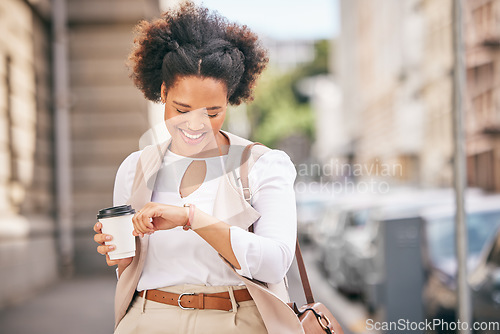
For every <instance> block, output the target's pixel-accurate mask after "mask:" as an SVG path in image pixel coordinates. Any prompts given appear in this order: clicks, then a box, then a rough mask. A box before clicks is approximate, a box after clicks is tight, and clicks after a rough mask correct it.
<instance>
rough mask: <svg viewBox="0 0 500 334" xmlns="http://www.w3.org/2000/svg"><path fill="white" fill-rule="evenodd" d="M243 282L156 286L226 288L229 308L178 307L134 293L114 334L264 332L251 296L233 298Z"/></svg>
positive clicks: (199, 289) (207, 290)
mask: <svg viewBox="0 0 500 334" xmlns="http://www.w3.org/2000/svg"><path fill="white" fill-rule="evenodd" d="M243 288H245V286H205V285H191V284H185V285H176V286H170V287H166V288H161V289H159V290H163V291H168V292H172V293H177V294H181V293H189V292H192V293H216V292H224V291H229V295H230V296H231V301H232V303H233V304H234V305H235V306H236V307H233V310H230V311H220V310H182V309H181V308H180V307H178V306H171V305H166V304H161V303H157V302H153V301H150V300H147V299H145V298H143V297H137V296H136V297H134V300H133V301H132V304H131V306H130V308H129V309H128V311H127V314H126V315H125V317H123V319H122V320H121V321H120V323H119V324H118V327H117V328H116V330H115V334H156V333H158V334H159V333H162V334H201V333H203V334H225V333H227V334H229V333H231V334H264V333H267V330H266V327H265V326H264V322H263V321H262V318H261V316H260V313H259V311H258V310H257V307H256V306H255V302H254V301H253V300H249V301H245V302H240V303H239V305H238V304H237V303H236V301H235V300H234V296H233V294H232V291H233V290H237V289H243Z"/></svg>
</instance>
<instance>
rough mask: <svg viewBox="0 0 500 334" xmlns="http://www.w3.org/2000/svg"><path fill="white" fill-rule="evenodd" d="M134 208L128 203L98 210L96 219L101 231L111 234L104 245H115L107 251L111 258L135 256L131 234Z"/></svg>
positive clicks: (133, 238)
mask: <svg viewBox="0 0 500 334" xmlns="http://www.w3.org/2000/svg"><path fill="white" fill-rule="evenodd" d="M134 214H135V210H134V209H132V206H130V205H120V206H114V207H111V208H106V209H102V210H99V214H98V215H97V219H98V220H99V222H100V223H101V224H102V229H101V230H102V233H104V234H109V235H112V236H113V239H112V240H110V241H106V242H105V244H106V245H115V247H116V248H115V249H114V250H113V251H111V252H109V253H108V255H109V258H110V259H111V260H118V259H124V258H127V257H132V256H135V237H134V236H133V235H132V231H133V230H134V224H133V223H132V217H133V216H134Z"/></svg>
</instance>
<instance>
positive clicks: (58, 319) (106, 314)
mask: <svg viewBox="0 0 500 334" xmlns="http://www.w3.org/2000/svg"><path fill="white" fill-rule="evenodd" d="M115 285H116V278H115V276H114V275H113V274H112V273H111V274H110V275H107V276H96V277H90V276H89V277H75V278H73V279H71V280H61V281H59V282H58V283H56V284H54V285H53V286H51V287H49V288H47V289H46V290H44V291H42V292H41V293H40V294H38V295H36V296H35V297H33V298H32V299H30V300H27V301H25V302H23V303H22V304H20V305H17V306H15V307H12V308H7V309H3V310H0V333H5V334H63V333H64V334H65V333H71V334H84V333H85V334H88V333H93V334H109V333H112V332H113V322H114V319H113V297H114V293H115Z"/></svg>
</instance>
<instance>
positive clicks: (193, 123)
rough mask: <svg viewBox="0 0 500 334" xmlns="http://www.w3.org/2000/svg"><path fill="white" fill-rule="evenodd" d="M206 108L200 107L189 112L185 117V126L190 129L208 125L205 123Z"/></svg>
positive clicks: (200, 128) (197, 129)
mask: <svg viewBox="0 0 500 334" xmlns="http://www.w3.org/2000/svg"><path fill="white" fill-rule="evenodd" d="M205 113H206V109H205V108H201V109H198V110H193V111H191V112H189V117H188V119H187V121H186V122H187V124H186V125H187V128H188V129H189V130H192V131H199V130H202V129H203V128H204V127H206V126H208V127H209V126H210V125H209V124H206V123H207V117H206V115H205Z"/></svg>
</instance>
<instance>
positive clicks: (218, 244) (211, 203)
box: [94, 3, 296, 334]
mask: <svg viewBox="0 0 500 334" xmlns="http://www.w3.org/2000/svg"><path fill="white" fill-rule="evenodd" d="M129 60H130V63H131V68H132V75H131V76H132V78H133V80H134V83H135V84H136V86H137V87H138V88H139V89H140V90H141V91H142V92H143V93H144V95H145V97H146V98H147V99H149V100H151V101H155V102H162V103H164V104H165V123H166V126H167V129H168V131H169V132H170V134H171V139H170V140H169V141H168V142H167V143H164V144H162V145H159V146H157V147H153V146H150V147H147V148H146V149H144V150H142V151H137V152H134V153H132V154H130V155H129V156H128V157H127V158H126V159H125V160H124V161H123V163H122V164H121V165H120V167H119V169H118V172H117V174H116V179H115V188H114V199H113V201H114V205H123V204H126V203H127V204H132V205H133V207H134V208H135V209H136V210H137V213H136V214H135V215H134V218H133V223H134V235H135V236H136V237H137V238H136V241H137V245H138V250H137V251H136V256H135V257H134V258H127V259H122V260H115V261H112V260H110V259H109V256H108V255H107V253H108V252H110V251H112V250H113V246H112V245H111V246H106V245H105V244H104V242H105V241H109V240H111V238H112V237H111V236H109V235H105V234H102V233H101V224H100V223H99V222H98V223H96V224H95V225H94V230H95V232H96V235H95V237H94V239H95V241H96V242H97V243H99V244H100V245H99V246H98V247H97V251H98V252H99V253H101V254H105V255H106V261H107V264H108V265H110V266H114V265H117V275H118V277H119V278H118V284H117V292H116V298H115V333H148V334H149V333H267V331H266V327H265V325H264V323H263V320H262V317H261V315H260V313H259V311H258V309H257V307H256V305H255V302H254V301H253V300H252V296H251V294H250V293H249V292H248V291H247V289H246V287H245V285H244V284H243V282H242V279H241V277H240V276H238V275H236V274H235V273H234V272H233V270H234V271H236V272H237V273H238V274H240V275H242V276H244V277H248V278H252V279H255V280H259V281H262V282H266V283H269V284H280V282H283V278H284V276H285V274H286V272H287V271H288V268H289V267H290V265H291V262H292V260H293V254H294V249H295V239H296V213H295V195H294V192H293V183H294V180H295V176H296V172H295V169H294V166H293V164H292V162H291V161H290V158H289V157H288V156H287V155H286V154H285V153H284V152H282V151H279V150H270V149H267V148H265V147H263V146H260V148H259V149H258V150H256V148H257V147H255V148H253V149H252V156H253V157H254V160H255V159H256V158H258V159H256V160H255V162H254V163H253V165H252V167H251V169H250V171H249V172H248V182H249V185H248V188H250V190H249V192H250V193H251V195H250V197H251V205H252V206H250V205H249V204H248V203H247V202H246V201H245V199H244V198H243V196H240V195H241V194H247V193H249V192H248V191H240V190H241V189H238V188H237V187H238V185H239V186H240V187H241V184H240V183H238V182H234V181H235V180H237V179H238V177H235V176H233V174H234V173H233V172H237V171H240V169H239V164H238V166H235V167H231V166H233V165H234V161H238V162H239V159H240V158H241V155H242V149H241V148H243V147H245V146H246V145H247V144H248V143H250V142H249V141H247V140H246V139H243V138H240V137H238V136H235V135H233V134H231V133H228V132H224V131H222V130H221V127H222V124H223V122H224V119H225V116H226V109H227V105H228V104H232V105H238V104H240V103H241V102H243V101H248V100H250V99H251V93H252V87H253V86H254V83H255V81H256V79H257V77H258V76H259V75H260V74H261V72H262V71H263V69H264V68H265V66H266V64H267V58H266V52H265V50H264V49H262V48H261V47H260V45H259V43H258V39H257V36H256V35H255V34H253V33H252V32H251V31H249V30H248V29H247V28H246V26H239V25H237V24H231V23H228V22H227V21H226V20H225V19H224V18H222V17H221V16H219V15H218V14H216V13H211V12H209V11H208V10H207V9H205V8H201V7H196V6H194V5H193V4H192V3H187V4H184V5H182V6H181V7H180V8H179V9H178V10H176V11H169V12H166V13H165V14H164V15H163V17H162V18H161V19H159V20H156V21H153V22H142V23H140V24H139V25H138V37H137V38H136V40H135V48H134V49H133V51H132V53H131V55H130V57H129ZM257 151H258V152H257ZM255 152H257V153H255ZM230 179H231V180H233V181H231V182H229V180H230ZM242 181H244V180H242ZM235 189H236V190H235ZM246 199H247V200H250V198H248V196H247V198H246ZM252 224H253V232H250V231H248V230H247V228H248V227H249V226H250V225H252ZM228 264H229V265H228ZM232 268H233V269H232ZM129 291H131V292H129Z"/></svg>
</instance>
